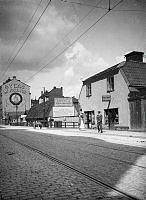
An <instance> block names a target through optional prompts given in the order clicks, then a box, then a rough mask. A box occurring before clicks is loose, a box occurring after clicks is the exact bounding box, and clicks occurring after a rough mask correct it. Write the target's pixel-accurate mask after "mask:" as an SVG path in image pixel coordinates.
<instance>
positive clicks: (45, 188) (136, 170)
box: [0, 127, 145, 200]
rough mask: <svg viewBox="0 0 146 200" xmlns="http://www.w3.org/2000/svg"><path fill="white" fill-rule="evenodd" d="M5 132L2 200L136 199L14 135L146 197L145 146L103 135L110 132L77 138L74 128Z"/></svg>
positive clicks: (0, 153) (0, 152) (0, 154)
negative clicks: (45, 154) (125, 144)
mask: <svg viewBox="0 0 146 200" xmlns="http://www.w3.org/2000/svg"><path fill="white" fill-rule="evenodd" d="M57 132H58V133H59V135H57ZM0 133H1V134H0V159H1V162H0V199H1V200H3V199H14V200H15V199H20V200H21V199H22V200H23V199H26V200H27V199H30V200H31V199H38V200H42V199H44V200H47V199H50V200H52V199H55V200H59V199H62V200H66V199H83V200H84V199H87V200H94V199H105V200H118V199H122V200H126V199H131V198H128V197H125V196H123V195H122V194H120V193H118V192H117V191H115V190H113V189H112V188H110V189H109V188H105V187H104V186H102V185H101V184H97V183H95V182H93V181H91V180H90V179H88V178H85V177H83V176H82V175H80V174H78V173H76V172H75V171H72V170H69V169H67V168H65V167H63V166H61V165H59V164H57V163H55V162H53V161H51V160H49V159H48V158H46V157H44V156H43V155H40V154H39V153H36V152H34V151H32V150H29V149H28V148H26V147H24V146H22V145H21V144H18V143H16V142H15V141H13V140H11V139H9V137H10V138H13V139H14V140H15V139H16V140H18V141H20V142H22V143H26V144H29V145H31V146H34V147H36V148H38V149H40V150H41V151H43V152H45V153H47V154H50V155H53V156H55V157H56V158H58V159H61V160H63V161H65V162H67V163H70V165H72V166H75V167H76V168H78V169H80V170H82V171H84V172H87V173H88V174H90V175H92V176H93V177H95V178H96V179H98V180H99V181H101V182H104V183H106V184H108V185H111V186H112V187H114V188H117V189H118V190H120V191H123V192H126V193H128V194H129V195H134V196H135V197H136V198H132V199H140V200H143V199H144V193H143V192H144V190H145V189H144V187H145V184H144V182H145V164H144V163H145V157H144V152H145V149H144V148H140V147H134V146H130V145H129V146H124V145H121V144H113V143H108V142H105V141H104V140H102V137H103V138H105V137H106V136H105V135H103V136H102V135H101V136H99V138H100V139H97V138H91V137H83V136H82V137H81V136H80V137H79V135H78V134H81V135H82V133H80V132H77V131H76V133H74V137H73V132H67V131H66V132H63V131H61V130H58V131H57V130H50V133H49V130H41V131H39V130H35V131H33V129H30V131H28V130H24V129H18V128H15V127H14V128H12V129H11V128H8V129H7V128H6V129H0ZM61 133H62V134H64V136H63V135H61ZM75 135H76V137H75ZM86 135H87V133H86ZM90 135H91V133H90ZM5 136H6V137H5ZM7 136H8V138H7ZM93 136H94V135H93ZM124 140H125V139H124ZM142 140H144V139H142ZM116 141H118V140H116ZM129 144H130V142H129ZM137 145H138V146H139V144H137Z"/></svg>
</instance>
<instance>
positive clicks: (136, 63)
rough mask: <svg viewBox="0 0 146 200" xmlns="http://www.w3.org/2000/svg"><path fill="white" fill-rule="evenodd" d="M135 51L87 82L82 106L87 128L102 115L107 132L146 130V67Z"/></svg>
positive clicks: (82, 97)
mask: <svg viewBox="0 0 146 200" xmlns="http://www.w3.org/2000/svg"><path fill="white" fill-rule="evenodd" d="M143 54H144V53H143V52H137V51H133V52H131V53H129V54H127V55H125V57H126V61H124V62H121V63H119V64H116V65H114V66H112V67H110V68H108V69H106V70H104V71H102V72H100V73H98V74H95V75H94V76H91V77H89V78H87V79H86V80H84V81H83V85H82V89H81V92H80V97H79V102H80V105H81V107H82V110H83V111H84V113H85V123H86V127H87V128H90V127H92V126H94V125H95V124H96V115H97V112H98V111H101V112H102V115H103V124H104V127H105V128H114V129H132V130H142V131H144V130H146V63H144V62H143Z"/></svg>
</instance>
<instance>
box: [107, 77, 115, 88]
mask: <svg viewBox="0 0 146 200" xmlns="http://www.w3.org/2000/svg"><path fill="white" fill-rule="evenodd" d="M113 91H114V76H110V77H108V78H107V92H113Z"/></svg>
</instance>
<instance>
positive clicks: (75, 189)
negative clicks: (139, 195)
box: [0, 135, 128, 200]
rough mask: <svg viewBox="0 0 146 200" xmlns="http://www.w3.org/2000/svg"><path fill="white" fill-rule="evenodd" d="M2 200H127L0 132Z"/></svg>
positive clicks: (0, 184)
mask: <svg viewBox="0 0 146 200" xmlns="http://www.w3.org/2000/svg"><path fill="white" fill-rule="evenodd" d="M0 160H1V162H0V199H1V200H6V199H7V200H10V199H11V200H61V199H62V200H75V199H82V200H94V199H100V200H102V199H105V200H118V199H120V200H127V199H128V198H127V197H123V196H121V194H119V193H117V192H114V194H113V193H112V190H111V189H107V188H104V187H103V186H101V185H97V184H95V183H94V182H92V181H90V180H89V179H87V178H84V177H82V176H81V175H79V174H77V173H76V172H73V171H71V170H69V169H66V168H64V167H63V166H60V165H58V164H56V163H54V162H52V161H50V160H49V159H47V158H45V157H43V156H41V155H40V154H38V153H36V152H33V151H31V150H29V149H27V148H25V147H23V146H21V145H19V144H17V143H15V142H14V141H11V140H9V139H7V138H5V137H4V136H2V135H0Z"/></svg>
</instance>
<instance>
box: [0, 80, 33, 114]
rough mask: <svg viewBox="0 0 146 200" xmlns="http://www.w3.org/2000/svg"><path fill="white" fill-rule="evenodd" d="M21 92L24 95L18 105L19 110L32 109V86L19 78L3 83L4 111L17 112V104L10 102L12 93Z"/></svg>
mask: <svg viewBox="0 0 146 200" xmlns="http://www.w3.org/2000/svg"><path fill="white" fill-rule="evenodd" d="M12 93H19V94H20V95H21V96H22V102H21V103H20V104H19V105H18V112H24V111H25V108H26V110H29V109H30V87H29V86H28V85H26V84H24V83H22V82H21V81H19V80H17V79H13V80H12V81H10V82H8V83H6V84H4V85H2V110H3V115H4V113H13V112H16V106H15V105H13V104H12V103H11V102H10V95H11V94H12Z"/></svg>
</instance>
